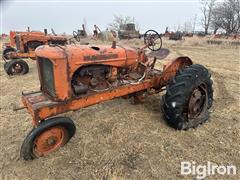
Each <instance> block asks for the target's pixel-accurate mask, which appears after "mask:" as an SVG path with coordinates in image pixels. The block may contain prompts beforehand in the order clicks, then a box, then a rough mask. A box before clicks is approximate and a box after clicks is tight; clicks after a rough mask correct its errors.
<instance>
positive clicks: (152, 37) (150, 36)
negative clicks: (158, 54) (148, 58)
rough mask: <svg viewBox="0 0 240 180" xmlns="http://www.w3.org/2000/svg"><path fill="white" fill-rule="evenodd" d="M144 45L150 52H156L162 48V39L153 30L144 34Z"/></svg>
mask: <svg viewBox="0 0 240 180" xmlns="http://www.w3.org/2000/svg"><path fill="white" fill-rule="evenodd" d="M144 44H146V45H147V47H148V49H150V50H152V51H158V50H159V49H161V47H162V38H161V36H160V35H159V34H158V33H157V31H154V30H148V31H147V32H145V34H144Z"/></svg>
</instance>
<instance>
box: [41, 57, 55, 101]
mask: <svg viewBox="0 0 240 180" xmlns="http://www.w3.org/2000/svg"><path fill="white" fill-rule="evenodd" d="M37 61H38V65H39V72H40V81H41V87H42V90H43V92H46V93H47V94H49V95H50V96H52V97H55V96H56V93H55V85H54V73H53V63H52V62H51V61H50V60H49V59H47V58H42V57H38V58H37Z"/></svg>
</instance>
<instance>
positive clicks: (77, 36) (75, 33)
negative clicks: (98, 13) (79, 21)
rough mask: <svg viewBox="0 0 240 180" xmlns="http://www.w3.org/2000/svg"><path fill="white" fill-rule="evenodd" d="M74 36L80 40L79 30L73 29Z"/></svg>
mask: <svg viewBox="0 0 240 180" xmlns="http://www.w3.org/2000/svg"><path fill="white" fill-rule="evenodd" d="M73 37H74V38H75V39H76V41H78V42H80V34H79V33H78V32H77V31H73Z"/></svg>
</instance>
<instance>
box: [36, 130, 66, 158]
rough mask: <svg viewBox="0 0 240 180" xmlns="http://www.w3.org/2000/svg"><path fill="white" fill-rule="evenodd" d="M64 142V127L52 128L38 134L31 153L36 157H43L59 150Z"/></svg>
mask: <svg viewBox="0 0 240 180" xmlns="http://www.w3.org/2000/svg"><path fill="white" fill-rule="evenodd" d="M65 141H66V129H65V128H64V127H60V126H56V127H52V128H50V129H48V130H46V131H44V132H43V133H42V134H40V135H39V136H38V137H37V138H36V139H35V141H34V149H33V152H34V153H35V154H37V155H38V156H45V155H47V154H49V153H51V152H52V151H55V150H56V149H58V148H60V147H61V146H62V145H63V144H65Z"/></svg>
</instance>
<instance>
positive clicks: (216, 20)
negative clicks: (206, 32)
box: [210, 5, 222, 34]
mask: <svg viewBox="0 0 240 180" xmlns="http://www.w3.org/2000/svg"><path fill="white" fill-rule="evenodd" d="M221 11H222V8H221V7H220V6H219V5H217V6H216V7H215V8H213V12H212V21H211V23H210V27H211V29H213V34H216V33H217V30H218V29H220V28H221V26H222V18H221V13H222V12H221Z"/></svg>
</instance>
